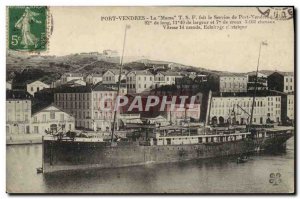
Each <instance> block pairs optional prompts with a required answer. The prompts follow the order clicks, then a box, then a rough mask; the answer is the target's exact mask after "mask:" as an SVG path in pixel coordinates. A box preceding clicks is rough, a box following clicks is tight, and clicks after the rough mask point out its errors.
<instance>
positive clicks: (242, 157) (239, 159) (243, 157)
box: [236, 155, 248, 164]
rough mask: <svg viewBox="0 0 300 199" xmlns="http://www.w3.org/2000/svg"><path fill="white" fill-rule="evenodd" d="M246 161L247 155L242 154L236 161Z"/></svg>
mask: <svg viewBox="0 0 300 199" xmlns="http://www.w3.org/2000/svg"><path fill="white" fill-rule="evenodd" d="M247 161H248V157H247V156H246V155H243V156H240V157H238V158H237V160H236V163H237V164H240V163H245V162H247Z"/></svg>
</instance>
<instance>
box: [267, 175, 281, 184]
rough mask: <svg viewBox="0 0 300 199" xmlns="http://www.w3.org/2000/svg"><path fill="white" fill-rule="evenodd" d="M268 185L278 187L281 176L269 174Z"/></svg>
mask: <svg viewBox="0 0 300 199" xmlns="http://www.w3.org/2000/svg"><path fill="white" fill-rule="evenodd" d="M269 183H271V184H273V185H274V186H275V185H278V184H280V183H281V174H280V173H270V179H269Z"/></svg>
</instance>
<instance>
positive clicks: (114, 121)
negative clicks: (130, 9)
mask: <svg viewBox="0 0 300 199" xmlns="http://www.w3.org/2000/svg"><path fill="white" fill-rule="evenodd" d="M129 28H130V26H129V25H126V26H125V33H124V39H123V49H122V56H121V59H120V71H119V78H118V89H117V97H116V100H119V99H118V98H119V94H120V86H121V76H122V68H123V58H124V51H125V44H126V33H127V29H129ZM114 109H115V110H114V120H113V128H112V132H111V143H113V142H114V134H115V128H116V119H117V108H116V107H115V108H114Z"/></svg>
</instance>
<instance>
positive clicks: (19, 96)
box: [6, 90, 31, 134]
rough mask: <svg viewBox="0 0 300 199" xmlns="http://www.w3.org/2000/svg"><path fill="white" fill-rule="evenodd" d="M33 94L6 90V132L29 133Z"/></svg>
mask: <svg viewBox="0 0 300 199" xmlns="http://www.w3.org/2000/svg"><path fill="white" fill-rule="evenodd" d="M30 118H31V96H30V94H29V93H27V92H24V91H15V90H7V91H6V133H7V134H29V133H30Z"/></svg>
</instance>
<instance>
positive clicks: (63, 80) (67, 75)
mask: <svg viewBox="0 0 300 199" xmlns="http://www.w3.org/2000/svg"><path fill="white" fill-rule="evenodd" d="M77 79H81V80H83V74H82V73H65V74H63V75H62V76H61V85H63V84H66V83H67V82H69V81H71V80H77Z"/></svg>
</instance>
